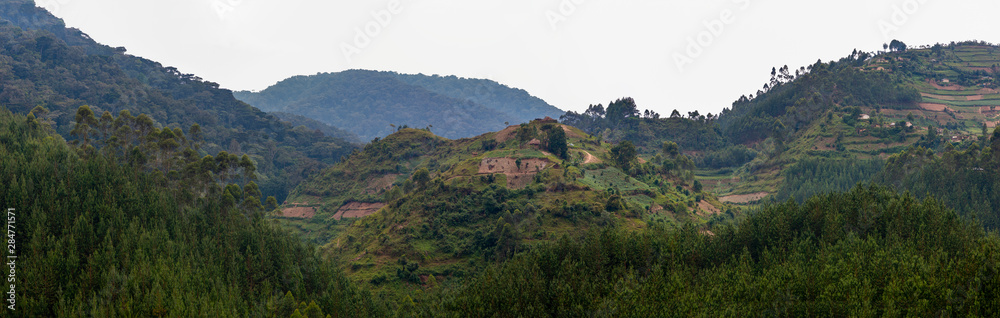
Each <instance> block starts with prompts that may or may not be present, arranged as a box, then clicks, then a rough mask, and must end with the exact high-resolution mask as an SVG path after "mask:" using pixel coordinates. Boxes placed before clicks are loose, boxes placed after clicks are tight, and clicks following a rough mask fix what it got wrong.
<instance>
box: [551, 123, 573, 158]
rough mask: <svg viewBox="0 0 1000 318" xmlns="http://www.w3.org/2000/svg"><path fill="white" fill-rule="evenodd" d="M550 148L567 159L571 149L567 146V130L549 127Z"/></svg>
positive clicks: (560, 156)
mask: <svg viewBox="0 0 1000 318" xmlns="http://www.w3.org/2000/svg"><path fill="white" fill-rule="evenodd" d="M548 135H549V140H548V143H547V144H548V149H549V151H551V152H552V153H554V154H555V155H556V156H559V158H562V159H566V156H567V152H568V151H569V149H568V147H567V146H566V132H565V131H563V130H562V128H561V127H556V128H553V129H549V133H548Z"/></svg>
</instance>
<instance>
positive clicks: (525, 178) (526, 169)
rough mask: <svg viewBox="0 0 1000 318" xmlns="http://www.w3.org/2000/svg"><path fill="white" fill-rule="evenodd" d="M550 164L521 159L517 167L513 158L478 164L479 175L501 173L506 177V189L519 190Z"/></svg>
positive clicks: (486, 159) (543, 160) (537, 160)
mask: <svg viewBox="0 0 1000 318" xmlns="http://www.w3.org/2000/svg"><path fill="white" fill-rule="evenodd" d="M549 164H550V162H549V161H548V160H545V159H535V158H532V159H521V166H520V167H518V166H517V159H514V158H485V159H483V161H481V162H479V174H491V173H502V174H504V175H506V176H507V187H508V188H511V189H520V188H523V187H525V186H527V185H528V184H529V183H531V181H532V180H533V178H534V177H535V174H538V172H539V171H542V170H545V167H547V166H548V165H549Z"/></svg>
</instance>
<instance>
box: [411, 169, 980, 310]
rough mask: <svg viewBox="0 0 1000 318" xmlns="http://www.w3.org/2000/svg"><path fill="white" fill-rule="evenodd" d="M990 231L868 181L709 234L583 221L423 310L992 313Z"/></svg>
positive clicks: (762, 212) (775, 208)
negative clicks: (577, 229) (574, 231)
mask: <svg viewBox="0 0 1000 318" xmlns="http://www.w3.org/2000/svg"><path fill="white" fill-rule="evenodd" d="M998 248H1000V240H998V238H997V237H996V236H995V235H994V234H990V235H988V234H985V233H984V232H983V230H982V229H981V228H979V227H978V226H976V225H973V224H970V223H968V222H965V221H963V220H962V219H961V218H959V217H958V216H957V215H956V214H955V213H954V212H952V211H951V210H949V209H947V208H945V207H944V206H943V205H941V203H939V202H937V201H934V200H927V201H923V202H921V201H918V200H916V199H915V198H913V197H912V196H908V195H898V194H896V192H895V191H893V190H890V189H885V188H881V187H877V186H871V187H869V186H864V187H857V188H855V189H853V190H851V191H849V192H846V193H835V194H827V195H821V196H816V197H813V198H811V199H809V200H807V201H806V202H805V203H803V204H802V205H797V204H795V203H785V204H777V205H767V206H764V207H761V208H760V209H758V210H756V211H753V212H751V213H750V214H749V215H748V216H747V218H746V219H744V220H742V221H740V222H739V223H738V224H737V225H732V226H729V225H726V226H718V227H715V228H713V229H712V233H711V234H707V235H706V234H705V233H704V232H699V231H697V230H696V229H695V228H693V227H687V228H685V229H683V230H674V229H662V228H652V229H650V230H649V231H646V232H638V233H637V232H632V231H623V230H621V229H620V228H607V229H602V230H593V231H590V232H589V233H588V234H586V235H584V236H583V237H582V238H579V239H577V238H575V237H564V238H562V239H560V240H559V241H558V242H555V243H551V244H546V245H543V246H540V247H538V248H535V249H532V250H530V251H527V252H524V253H521V254H519V255H517V256H515V257H514V258H512V259H511V260H509V261H507V262H505V263H502V264H496V265H492V266H490V267H489V268H488V269H487V270H485V271H484V272H483V273H482V274H480V275H477V276H476V277H475V278H474V279H472V280H471V281H470V282H469V283H468V284H467V285H465V286H463V287H460V288H457V289H454V290H450V291H446V292H442V293H440V294H439V295H434V296H432V297H428V298H430V300H429V301H428V302H429V303H431V304H432V305H430V306H428V307H427V308H425V309H423V310H424V312H422V313H423V314H426V315H441V316H455V317H470V316H472V317H477V316H493V315H499V316H509V317H515V316H525V317H529V316H530V317H576V316H593V315H597V316H641V317H650V316H688V317H689V316H782V317H803V316H837V317H846V316H863V317H875V316H909V315H912V316H996V315H998V314H1000V313H998V312H997V308H1000V297H998V295H1000V294H998V288H1000V275H997V273H998V270H1000V258H998V257H1000V253H998V252H1000V250H998Z"/></svg>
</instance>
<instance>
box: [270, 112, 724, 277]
mask: <svg viewBox="0 0 1000 318" xmlns="http://www.w3.org/2000/svg"><path fill="white" fill-rule="evenodd" d="M546 125H548V126H549V127H550V128H549V129H559V127H560V126H555V125H553V124H543V123H541V122H538V121H535V122H532V123H531V124H530V125H529V126H528V127H530V128H531V129H535V130H536V131H537V132H538V133H539V134H543V132H544V131H545V130H543V129H542V128H543V126H546ZM517 127H518V126H512V127H511V128H508V129H507V130H504V131H501V132H494V133H487V134H484V135H481V136H477V137H475V138H464V139H459V140H447V139H444V138H441V137H437V136H434V135H433V134H431V133H430V132H427V131H424V130H417V129H404V130H401V131H399V132H397V133H395V134H392V135H390V136H388V137H386V138H385V139H382V140H379V141H377V142H374V143H373V144H369V145H368V146H367V147H366V148H365V149H364V150H362V151H359V152H357V153H355V154H353V155H351V156H348V157H347V158H346V159H344V161H343V162H342V163H340V164H338V165H336V166H334V167H332V168H330V169H328V170H326V171H324V172H323V173H321V174H320V175H318V176H315V177H313V178H312V179H310V180H307V181H306V182H304V183H302V184H301V185H300V186H299V187H298V188H297V189H296V190H295V191H293V193H292V194H291V196H290V199H289V200H288V202H296V203H306V204H308V205H309V206H313V207H316V208H317V214H316V216H315V217H314V218H313V219H312V220H303V219H286V218H281V217H276V218H277V219H279V220H281V221H280V222H281V223H282V224H284V225H286V227H288V228H292V229H297V230H298V231H299V233H300V234H302V235H304V236H305V237H307V238H308V239H311V240H313V241H314V242H317V243H319V244H324V243H326V246H325V250H326V251H327V252H328V253H329V254H330V255H331V256H332V257H334V258H337V259H339V260H340V261H341V263H342V264H343V265H344V267H345V268H346V269H347V271H348V272H349V273H350V275H351V277H352V278H353V279H354V280H355V281H358V282H362V283H375V285H377V286H379V287H377V288H378V289H380V290H383V291H388V292H391V293H394V292H399V291H402V290H405V289H407V288H413V287H414V286H416V285H415V284H414V281H407V280H406V279H404V278H405V277H403V276H400V275H398V273H397V270H405V268H406V267H405V266H403V265H401V262H400V259H407V260H409V261H410V262H411V263H413V262H416V263H418V264H419V268H418V269H416V270H414V271H413V273H414V275H418V276H419V275H424V277H426V275H434V276H436V277H440V278H439V280H447V279H449V278H448V277H452V278H458V277H462V276H464V275H467V274H472V273H474V272H475V271H477V270H478V269H479V268H482V267H483V266H485V265H487V264H488V263H489V262H491V261H495V260H498V259H499V258H502V257H503V256H502V255H505V253H506V252H512V251H513V250H520V249H524V248H528V247H529V246H532V245H534V244H537V243H540V242H546V241H552V240H554V239H557V238H559V237H561V236H563V235H571V236H574V235H578V234H579V233H583V231H585V230H586V229H589V228H593V227H601V226H606V225H609V224H612V223H615V224H621V225H624V226H625V227H627V228H632V229H641V228H645V227H646V226H647V225H648V224H649V223H650V222H663V223H666V224H673V225H679V224H688V223H693V224H704V223H706V222H709V221H710V220H712V219H713V216H714V214H712V213H709V212H707V211H703V210H700V209H699V203H697V202H696V201H697V199H696V198H703V200H704V202H707V203H708V204H709V205H711V208H712V209H715V210H717V211H727V210H728V207H727V206H726V205H723V204H722V203H720V202H719V201H718V200H717V199H716V198H714V197H711V196H706V195H699V194H696V193H694V191H692V190H691V187H690V185H689V184H687V183H684V182H682V181H681V180H677V179H672V178H668V177H666V176H661V175H654V176H645V177H643V179H644V181H640V180H637V179H635V178H633V177H631V176H629V175H627V174H625V173H623V172H622V171H621V170H619V169H618V168H615V167H611V166H608V165H606V164H604V162H610V160H609V159H608V154H607V152H608V149H609V148H610V146H611V145H609V144H606V143H600V142H598V141H597V140H596V139H595V138H592V137H590V136H588V135H586V134H584V133H583V132H582V131H580V130H578V129H576V128H573V127H568V126H565V127H566V129H567V130H568V133H567V137H568V138H567V139H568V140H567V142H568V144H569V145H570V147H569V151H568V153H569V156H568V159H567V160H563V159H560V158H557V157H556V156H554V155H553V154H551V153H548V152H544V151H541V150H539V149H536V148H533V147H532V146H529V145H526V143H523V142H520V141H518V140H517V138H516V137H517V136H516V133H513V132H514V131H515V130H516V129H517ZM498 135H499V136H498ZM492 141H499V143H498V144H497V145H496V146H495V148H494V149H491V150H485V149H484V146H483V144H484V143H487V144H490V143H492ZM585 153H589V154H591V155H592V156H594V157H596V158H598V159H599V160H600V161H601V163H588V164H584V158H585V157H586V154H585ZM486 158H512V159H521V160H524V161H526V162H527V161H529V160H545V161H547V162H548V163H547V165H546V167H545V168H544V169H540V170H538V173H537V175H535V176H530V175H529V176H527V178H530V180H528V182H527V183H528V184H527V185H525V186H524V187H523V188H522V187H515V188H509V187H508V186H507V178H508V176H507V175H504V174H500V173H497V174H492V175H490V174H479V173H478V172H479V169H480V163H481V162H482V161H483V160H484V159H486ZM420 168H428V170H429V171H430V179H431V181H430V182H428V183H427V185H425V186H420V185H417V184H415V183H413V182H412V181H411V179H410V176H411V175H412V174H413V172H414V171H416V170H418V169H420ZM529 170H530V169H529ZM386 176H389V177H386ZM381 178H391V179H392V181H393V182H392V186H391V187H389V188H386V189H376V188H373V187H372V180H377V179H381ZM407 190H408V191H407ZM612 192H614V193H617V194H619V195H620V196H621V198H622V201H624V203H625V206H626V208H625V209H624V210H618V211H607V210H608V209H607V202H608V201H609V200H611V197H612V196H613V194H612ZM494 193H496V196H493V198H498V199H497V200H496V207H495V208H490V206H493V204H492V203H489V202H485V201H482V200H487V201H488V200H491V199H490V198H489V197H490V196H492V195H493V194H494ZM352 201H359V202H381V203H386V204H388V205H387V206H386V207H385V208H382V209H381V210H379V211H378V212H377V213H375V214H373V215H370V216H367V217H363V218H361V219H357V220H352V219H345V220H341V221H333V220H330V218H331V217H332V216H333V215H334V213H335V212H336V211H337V209H338V208H339V207H340V206H341V205H343V204H344V203H345V202H352ZM484 202H485V203H484ZM701 206H702V207H703V208H705V209H708V207H707V206H705V204H704V203H702V204H701ZM660 207H664V209H662V210H661V209H660ZM654 209H655V210H656V212H655V213H654V212H652V210H654ZM519 211H520V212H519ZM500 218H504V219H505V220H506V221H503V222H501V221H499V219H500ZM503 224H509V225H510V226H511V227H512V230H510V233H509V234H507V235H508V236H507V237H508V238H507V241H504V240H503V239H496V237H497V236H503V235H504V234H503V233H501V231H500V229H502V227H503ZM490 240H492V241H490ZM484 242H485V243H484ZM491 242H492V243H491ZM504 242H507V243H509V244H510V246H509V247H510V248H511V249H510V250H505V251H499V252H498V250H499V249H500V248H499V247H497V246H501V245H503V244H506V243H504ZM411 266H413V265H411ZM404 276H405V275H404Z"/></svg>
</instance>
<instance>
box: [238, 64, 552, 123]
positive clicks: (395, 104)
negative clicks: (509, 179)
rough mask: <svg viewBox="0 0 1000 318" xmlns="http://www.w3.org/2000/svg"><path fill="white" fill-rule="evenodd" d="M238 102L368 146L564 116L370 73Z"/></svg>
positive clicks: (457, 84)
mask: <svg viewBox="0 0 1000 318" xmlns="http://www.w3.org/2000/svg"><path fill="white" fill-rule="evenodd" d="M235 96H236V97H237V98H239V99H241V100H243V101H246V102H247V103H250V104H251V105H254V106H257V107H260V108H261V109H263V110H266V111H282V112H287V113H292V114H297V115H302V116H306V117H309V118H313V119H317V120H319V121H322V122H324V123H327V124H330V125H332V126H335V127H339V128H342V129H345V130H348V131H350V132H352V133H354V134H357V135H358V136H360V137H361V138H362V139H363V140H371V139H372V138H375V137H385V136H386V135H388V134H390V133H392V132H393V131H394V130H395V128H393V126H404V125H405V126H408V127H418V128H424V127H432V130H433V131H434V132H435V133H437V134H439V135H441V136H444V137H447V138H463V137H472V136H475V135H479V134H482V133H486V132H489V131H495V130H500V129H503V128H504V127H505V126H504V123H512V124H513V123H521V122H527V121H530V120H531V119H535V118H543V117H546V116H552V115H556V116H558V115H561V114H562V112H561V111H559V110H558V109H557V108H555V107H552V106H549V105H548V104H546V103H545V102H544V101H542V100H540V99H538V98H535V97H532V96H531V95H528V94H527V92H524V91H523V90H517V89H512V88H509V87H507V86H503V85H500V84H498V83H496V82H492V81H488V80H476V79H464V78H457V77H453V76H450V77H439V76H424V75H404V74H398V73H395V72H376V71H365V70H349V71H344V72H338V73H321V74H317V75H312V76H295V77H291V78H288V79H285V80H283V81H281V82H278V83H277V84H275V85H273V86H271V87H268V88H267V89H265V90H263V91H261V92H257V93H253V92H246V91H243V92H236V93H235Z"/></svg>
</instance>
